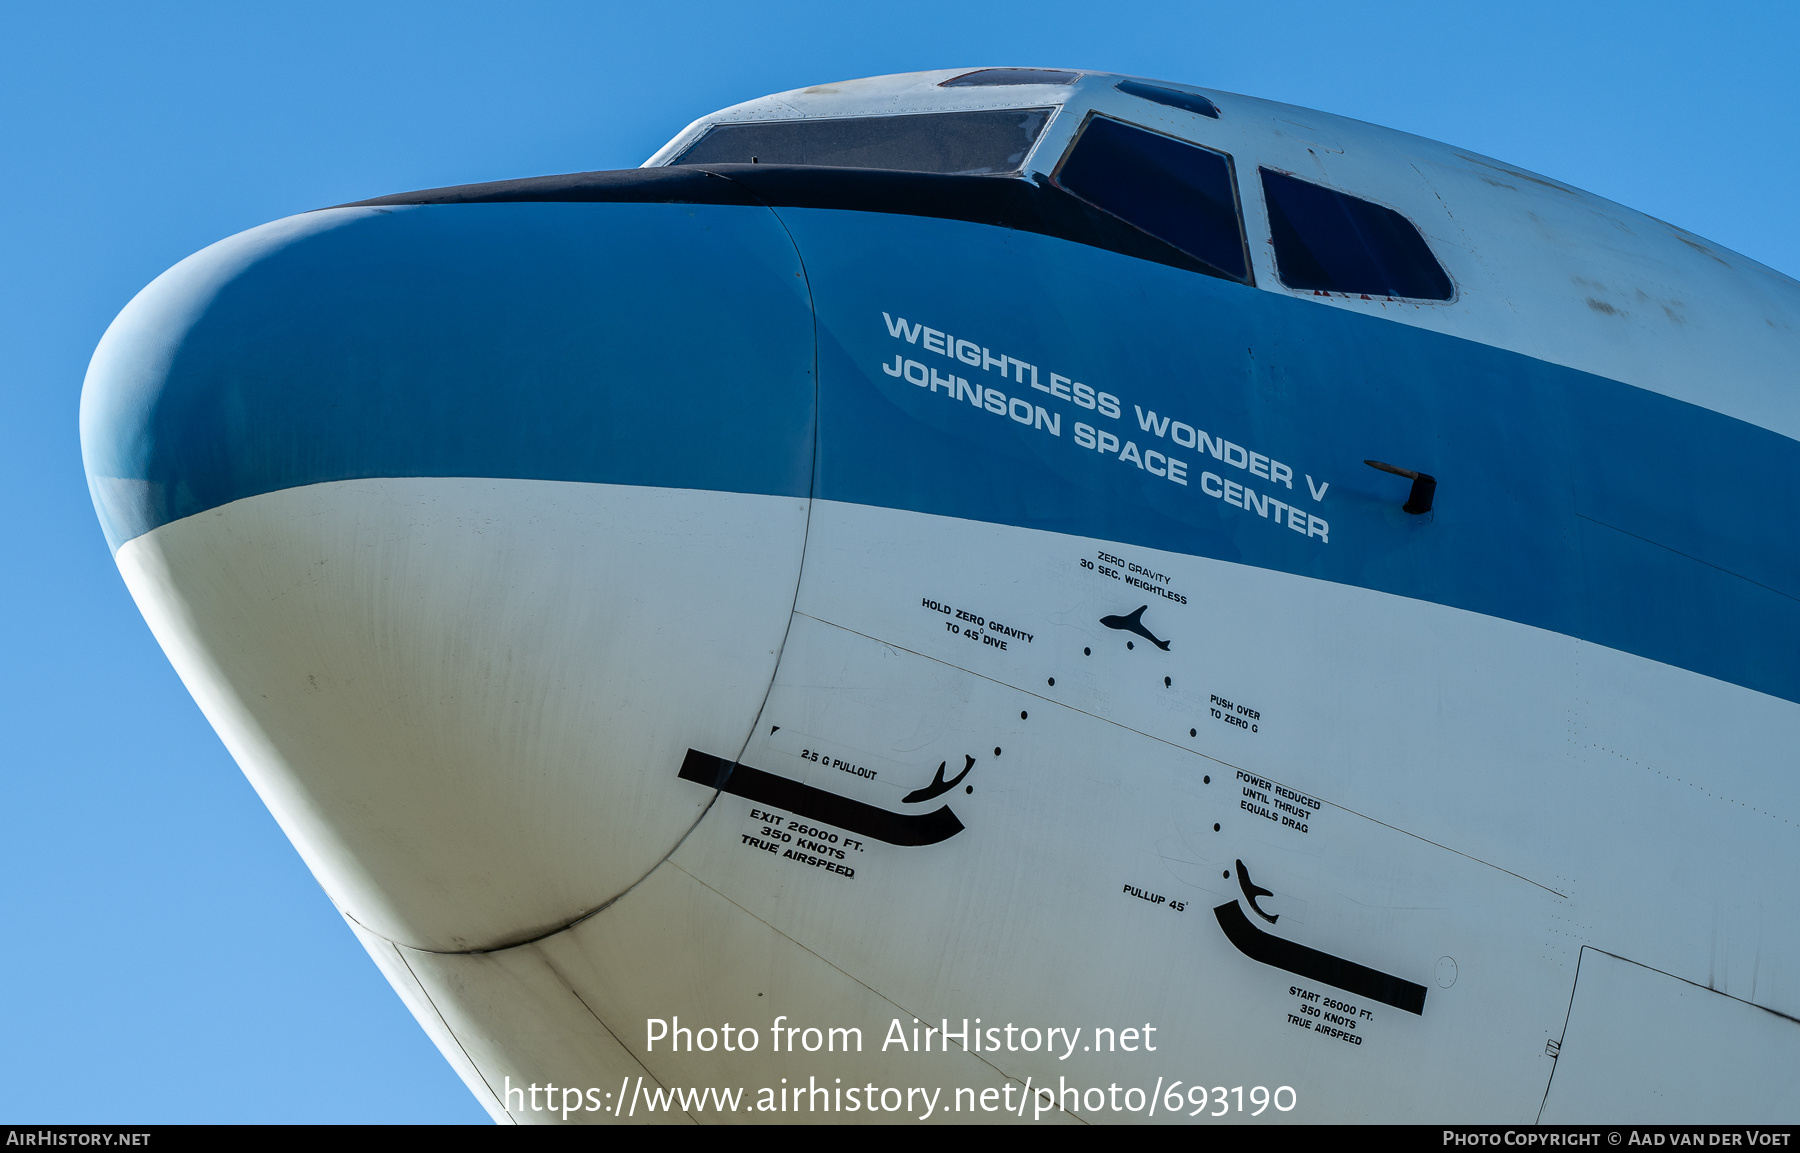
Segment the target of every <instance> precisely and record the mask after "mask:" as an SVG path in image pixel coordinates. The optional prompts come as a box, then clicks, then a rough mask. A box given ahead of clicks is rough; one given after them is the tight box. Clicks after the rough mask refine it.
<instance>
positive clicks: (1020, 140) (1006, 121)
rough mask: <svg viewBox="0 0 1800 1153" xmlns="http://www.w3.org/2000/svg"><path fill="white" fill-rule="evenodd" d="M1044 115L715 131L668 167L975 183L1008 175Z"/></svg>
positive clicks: (768, 124) (1001, 113) (1021, 111)
mask: <svg viewBox="0 0 1800 1153" xmlns="http://www.w3.org/2000/svg"><path fill="white" fill-rule="evenodd" d="M1052 111H1054V110H1053V109H1050V108H1004V109H984V110H981V111H976V112H932V113H922V114H918V115H913V116H845V117H831V118H821V119H818V120H763V121H751V122H749V123H743V124H715V125H713V126H712V127H711V128H708V129H707V130H706V133H705V135H703V136H701V137H700V139H698V140H696V141H694V142H693V143H692V144H690V145H688V146H687V148H686V149H685V150H683V152H682V153H681V155H679V156H677V157H676V158H675V159H674V160H671V161H670V162H669V163H670V164H809V165H816V166H820V167H825V168H879V169H885V170H887V171H890V172H938V173H955V174H961V175H975V176H1005V175H1014V174H1016V173H1018V172H1019V170H1020V169H1022V168H1023V167H1024V166H1025V157H1026V156H1027V155H1029V154H1030V152H1031V146H1032V145H1033V144H1036V143H1037V138H1038V136H1039V135H1041V134H1042V133H1043V131H1044V125H1045V124H1047V123H1049V121H1050V113H1051V112H1052Z"/></svg>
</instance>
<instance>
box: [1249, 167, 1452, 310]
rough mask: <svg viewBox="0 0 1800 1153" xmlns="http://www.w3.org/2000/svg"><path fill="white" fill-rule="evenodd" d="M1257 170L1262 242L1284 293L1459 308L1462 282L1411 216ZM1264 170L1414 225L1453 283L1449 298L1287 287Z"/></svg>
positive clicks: (1282, 171) (1307, 180)
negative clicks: (1349, 199)
mask: <svg viewBox="0 0 1800 1153" xmlns="http://www.w3.org/2000/svg"><path fill="white" fill-rule="evenodd" d="M1256 169H1257V171H1256V189H1257V194H1258V195H1257V200H1258V202H1259V203H1260V205H1261V207H1262V214H1263V227H1264V228H1265V229H1266V230H1267V232H1268V234H1269V235H1268V237H1267V238H1266V239H1265V240H1264V241H1263V244H1262V247H1263V250H1264V251H1265V252H1267V253H1268V254H1269V275H1270V276H1271V277H1272V278H1273V279H1274V282H1275V283H1276V284H1277V285H1280V286H1281V290H1282V291H1283V292H1289V293H1292V294H1293V295H1295V296H1303V297H1324V298H1326V299H1328V300H1355V301H1363V300H1367V301H1369V302H1370V303H1383V302H1392V303H1395V304H1411V305H1414V306H1417V307H1425V306H1433V307H1435V306H1439V305H1446V304H1456V303H1457V302H1459V301H1460V300H1461V299H1462V284H1461V282H1459V281H1458V280H1457V279H1456V276H1455V275H1454V274H1453V273H1452V272H1451V271H1450V266H1449V265H1447V264H1445V263H1444V258H1443V257H1441V256H1439V255H1438V250H1437V248H1436V247H1435V246H1434V245H1433V244H1432V243H1431V238H1430V237H1428V236H1426V235H1425V230H1424V229H1423V228H1420V227H1419V222H1418V221H1417V220H1415V219H1414V218H1413V216H1412V214H1411V213H1409V212H1404V211H1402V210H1401V209H1400V208H1398V207H1397V206H1395V205H1392V204H1389V203H1388V202H1387V201H1385V200H1377V199H1376V198H1375V197H1373V196H1367V195H1364V194H1363V193H1361V192H1351V191H1350V190H1349V189H1347V188H1340V187H1338V185H1337V184H1335V183H1326V182H1325V181H1323V180H1319V179H1316V178H1314V177H1311V176H1302V175H1301V174H1300V173H1298V172H1295V171H1293V170H1292V169H1288V168H1281V167H1279V166H1277V165H1274V164H1261V163H1259V164H1257V166H1256ZM1264 170H1267V171H1269V172H1273V173H1274V174H1275V175H1277V176H1285V177H1287V178H1288V179H1290V180H1298V181H1300V182H1301V183H1302V184H1312V185H1316V186H1318V187H1320V188H1323V189H1326V190H1327V191H1330V192H1335V193H1337V194H1338V195H1339V196H1348V197H1350V198H1351V199H1352V200H1361V201H1363V202H1364V203H1367V204H1373V205H1375V206H1376V207H1377V208H1385V209H1387V210H1388V211H1389V212H1392V213H1393V214H1394V215H1395V216H1398V217H1399V218H1400V219H1402V220H1404V221H1406V223H1408V224H1410V225H1412V228H1413V231H1414V232H1416V233H1418V234H1419V241H1420V242H1421V243H1422V244H1424V245H1425V251H1427V252H1429V253H1430V254H1431V259H1432V260H1434V261H1436V262H1437V266H1438V269H1439V270H1440V271H1441V272H1443V274H1444V279H1445V280H1448V281H1449V282H1450V295H1449V296H1447V297H1443V298H1441V299H1440V298H1438V297H1434V296H1385V295H1383V296H1376V295H1374V294H1373V293H1367V292H1340V291H1338V290H1337V289H1335V288H1294V287H1293V286H1291V285H1290V284H1288V282H1287V281H1285V280H1283V279H1282V278H1281V254H1280V253H1278V252H1276V251H1275V225H1274V223H1273V219H1274V218H1273V217H1272V216H1271V215H1270V213H1269V199H1268V190H1267V189H1266V188H1265V187H1264V185H1263V180H1262V173H1263V171H1264Z"/></svg>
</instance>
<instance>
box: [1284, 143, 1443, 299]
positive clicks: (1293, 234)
mask: <svg viewBox="0 0 1800 1153" xmlns="http://www.w3.org/2000/svg"><path fill="white" fill-rule="evenodd" d="M1260 171H1261V173H1262V186H1263V198H1264V200H1265V201H1266V202H1267V204H1268V206H1269V240H1270V242H1271V243H1272V244H1273V245H1274V246H1275V270H1276V273H1277V274H1278V275H1279V276H1280V277H1281V283H1283V284H1285V285H1287V286H1288V287H1289V288H1299V289H1310V290H1312V291H1316V292H1345V293H1350V294H1353V295H1367V296H1399V297H1407V298H1409V299H1413V300H1449V299H1450V297H1451V296H1452V295H1453V294H1454V289H1453V287H1452V285H1451V283H1450V277H1449V275H1448V274H1446V273H1445V272H1444V268H1443V265H1441V264H1439V263H1438V262H1437V258H1436V257H1435V256H1433V255H1432V254H1431V247H1430V246H1429V245H1428V244H1426V243H1425V238H1424V237H1423V236H1420V235H1419V230H1418V229H1417V228H1415V227H1413V223H1412V221H1410V220H1408V219H1407V218H1406V217H1404V216H1402V215H1400V214H1399V213H1398V212H1395V211H1394V210H1393V209H1391V208H1384V207H1382V206H1381V205H1379V204H1374V203H1371V202H1370V201H1367V200H1361V199H1358V198H1357V197H1354V196H1349V195H1346V194H1344V193H1342V192H1338V191H1337V190H1335V189H1331V188H1326V187H1324V186H1323V185H1319V184H1313V183H1310V182H1309V181H1305V180H1300V179H1298V178H1297V177H1293V176H1289V175H1287V174H1286V173H1283V172H1272V171H1270V170H1269V169H1267V168H1264V169H1261V170H1260Z"/></svg>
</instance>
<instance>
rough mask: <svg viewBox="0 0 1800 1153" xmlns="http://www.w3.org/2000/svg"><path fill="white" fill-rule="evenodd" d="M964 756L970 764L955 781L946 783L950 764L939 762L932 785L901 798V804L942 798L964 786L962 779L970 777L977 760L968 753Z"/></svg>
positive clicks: (957, 775)
mask: <svg viewBox="0 0 1800 1153" xmlns="http://www.w3.org/2000/svg"><path fill="white" fill-rule="evenodd" d="M963 756H964V757H966V758H968V762H969V763H968V764H966V765H964V766H963V771H962V772H960V773H958V774H956V779H955V780H953V781H946V780H945V779H944V766H945V765H947V764H949V763H950V762H948V761H939V762H938V771H937V776H935V777H933V778H932V781H931V783H930V784H929V785H926V786H925V787H924V788H922V789H914V790H913V791H912V792H910V793H908V794H906V795H905V796H904V797H901V798H900V803H901V804H903V805H910V804H912V803H913V802H914V801H929V800H930V799H931V798H933V797H936V796H941V795H942V794H944V793H947V792H949V791H950V790H951V789H954V788H955V787H956V786H958V785H960V784H962V779H963V778H964V777H966V776H968V775H969V770H970V769H972V768H974V767H975V758H974V757H971V756H969V754H967V753H964V754H963Z"/></svg>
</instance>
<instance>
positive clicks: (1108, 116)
mask: <svg viewBox="0 0 1800 1153" xmlns="http://www.w3.org/2000/svg"><path fill="white" fill-rule="evenodd" d="M1127 95H1129V93H1127ZM1096 120H1111V121H1112V122H1113V123H1115V124H1122V125H1124V126H1125V127H1127V128H1134V129H1136V130H1137V131H1139V132H1145V133H1148V134H1150V135H1152V136H1161V137H1165V138H1167V139H1169V140H1173V141H1175V142H1176V143H1177V144H1185V145H1187V146H1188V147H1189V148H1198V149H1199V150H1200V151H1202V152H1210V153H1212V154H1213V155H1214V156H1217V157H1219V158H1221V159H1223V160H1224V161H1225V175H1226V178H1227V182H1228V183H1229V184H1230V185H1231V209H1232V212H1233V213H1234V214H1236V216H1237V232H1238V246H1239V248H1240V249H1241V250H1242V252H1243V256H1244V275H1243V278H1242V279H1239V278H1238V277H1235V276H1232V275H1231V274H1230V273H1228V272H1226V271H1225V270H1224V269H1222V268H1220V269H1218V273H1219V279H1222V280H1228V281H1230V282H1231V283H1232V284H1242V285H1244V286H1245V287H1246V288H1255V287H1257V283H1256V261H1255V260H1254V259H1253V258H1252V255H1251V252H1250V234H1249V231H1248V228H1247V224H1246V221H1245V220H1244V193H1243V189H1241V188H1240V187H1239V186H1238V179H1237V161H1236V160H1235V159H1233V158H1232V155H1231V153H1229V152H1226V151H1224V150H1223V149H1220V148H1214V147H1212V146H1211V145H1209V144H1201V143H1200V142H1199V141H1197V140H1189V139H1188V138H1187V137H1185V136H1177V135H1175V134H1174V133H1173V132H1164V131H1161V130H1160V129H1156V128H1149V127H1146V126H1145V125H1142V124H1138V123H1136V122H1134V121H1131V120H1127V119H1125V118H1124V117H1123V116H1119V115H1117V114H1115V113H1111V112H1102V111H1100V110H1099V109H1098V108H1090V109H1088V110H1087V114H1086V115H1085V116H1083V117H1082V118H1081V124H1080V125H1079V126H1078V127H1077V128H1076V129H1075V133H1074V135H1072V136H1071V137H1070V138H1069V143H1068V144H1066V145H1065V146H1064V147H1063V151H1062V155H1061V156H1060V157H1058V158H1057V161H1056V167H1054V168H1052V169H1051V170H1050V172H1049V174H1048V175H1049V177H1050V182H1051V183H1052V184H1054V185H1055V186H1056V187H1057V188H1058V189H1059V190H1061V191H1062V192H1064V193H1066V194H1067V195H1069V196H1073V197H1074V198H1075V199H1077V200H1079V201H1081V202H1082V203H1083V204H1085V205H1087V206H1088V207H1089V208H1092V209H1093V210H1094V211H1096V212H1104V213H1106V214H1107V215H1108V216H1110V217H1112V218H1113V219H1114V220H1117V221H1119V222H1121V223H1122V224H1125V225H1126V226H1128V227H1130V228H1135V229H1137V231H1139V232H1142V233H1143V234H1144V235H1145V236H1148V237H1151V238H1153V239H1155V240H1157V241H1160V242H1161V243H1163V244H1167V245H1169V247H1170V248H1173V249H1175V250H1176V251H1178V252H1181V253H1183V254H1184V255H1186V256H1188V257H1190V258H1192V259H1194V260H1198V261H1200V262H1201V263H1202V264H1205V265H1207V266H1208V267H1209V268H1210V267H1216V266H1214V265H1213V264H1212V262H1211V261H1209V260H1206V259H1204V258H1203V257H1200V256H1197V255H1195V254H1194V253H1192V252H1188V251H1187V250H1186V249H1185V248H1182V247H1181V246H1180V245H1178V244H1174V243H1172V242H1171V241H1168V240H1165V239H1163V238H1162V237H1160V236H1157V235H1156V234H1155V233H1153V232H1150V231H1148V230H1147V229H1144V228H1142V227H1140V226H1139V225H1137V224H1134V223H1132V222H1131V221H1129V220H1126V219H1125V218H1124V217H1123V216H1120V215H1119V214H1118V213H1116V212H1114V211H1112V210H1111V209H1108V208H1106V207H1104V206H1102V205H1099V204H1095V203H1094V202H1093V201H1091V200H1089V199H1088V198H1087V197H1085V196H1082V195H1081V194H1080V193H1078V192H1076V191H1075V190H1074V189H1072V188H1070V187H1068V186H1067V185H1065V184H1064V183H1063V182H1062V173H1063V168H1064V167H1065V166H1066V165H1067V164H1068V163H1069V160H1070V158H1071V157H1073V156H1074V155H1075V150H1076V149H1077V148H1079V147H1081V141H1082V138H1083V137H1085V136H1086V135H1087V130H1088V127H1089V125H1091V124H1093V122H1094V121H1096ZM1048 130H1049V128H1048V125H1046V126H1045V131H1046V132H1048ZM1039 142H1040V144H1041V143H1042V138H1041V137H1040V139H1039ZM1265 213H1266V207H1265ZM1434 255H1435V254H1434Z"/></svg>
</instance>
